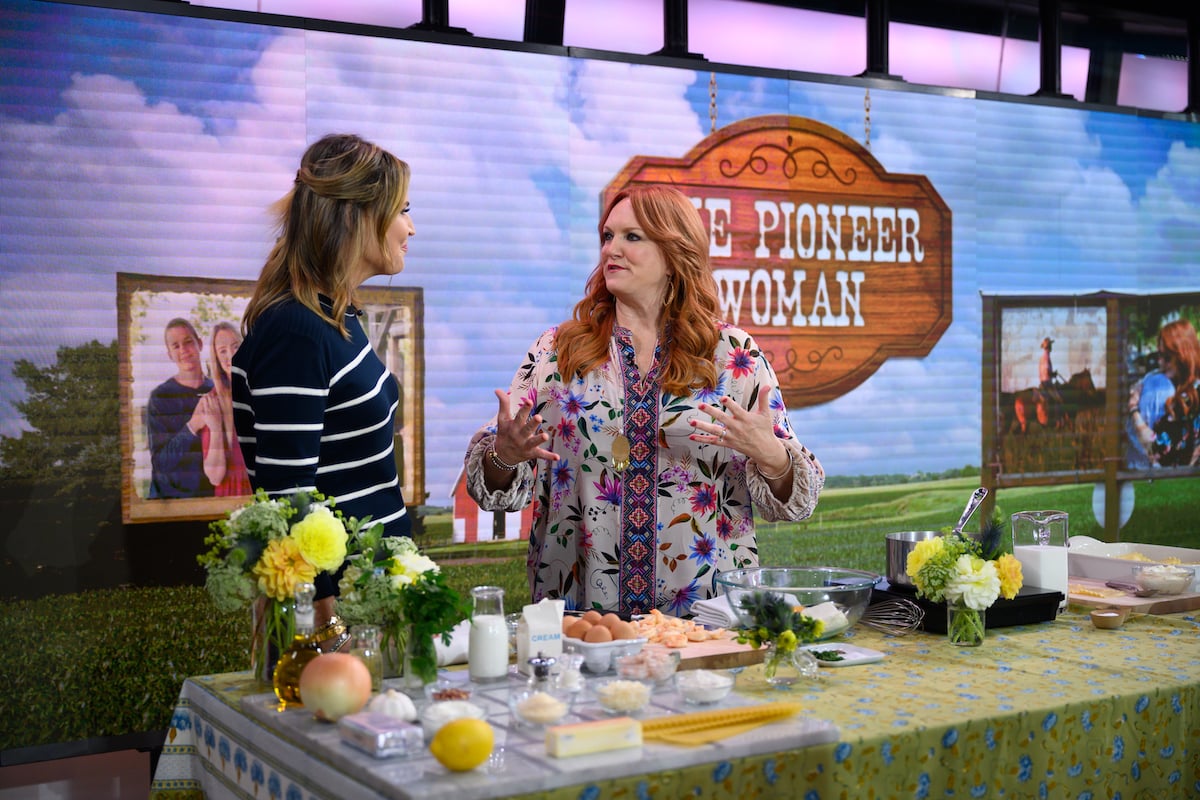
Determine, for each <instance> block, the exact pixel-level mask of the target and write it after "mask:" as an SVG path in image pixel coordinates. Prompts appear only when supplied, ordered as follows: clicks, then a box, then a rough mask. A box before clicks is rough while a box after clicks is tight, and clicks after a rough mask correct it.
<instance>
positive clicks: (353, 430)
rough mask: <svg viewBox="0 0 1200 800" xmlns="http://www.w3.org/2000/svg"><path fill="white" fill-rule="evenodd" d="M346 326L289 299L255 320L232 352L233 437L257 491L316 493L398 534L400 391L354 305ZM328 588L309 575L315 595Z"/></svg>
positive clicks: (401, 519)
mask: <svg viewBox="0 0 1200 800" xmlns="http://www.w3.org/2000/svg"><path fill="white" fill-rule="evenodd" d="M322 305H323V306H324V307H325V309H326V310H327V311H328V310H329V308H330V307H329V306H328V305H327V301H326V300H325V299H324V298H322ZM346 328H347V330H349V331H350V339H349V340H346V339H344V338H342V335H341V334H340V333H339V332H338V331H337V329H336V328H334V327H333V326H332V325H330V324H329V323H328V322H326V321H324V320H322V319H321V318H320V317H318V316H317V315H316V314H314V313H313V312H312V311H311V310H309V309H308V308H305V307H304V306H303V305H302V304H300V303H298V302H295V301H292V300H289V301H286V302H283V303H280V304H279V305H276V306H272V307H271V308H270V309H268V310H267V311H265V312H264V313H263V314H262V315H261V316H260V317H259V318H258V319H257V320H255V322H254V326H253V328H251V329H250V331H249V333H248V335H247V336H246V339H245V341H243V342H242V344H241V346H240V347H239V348H238V350H237V353H236V354H235V355H234V357H233V414H234V424H235V426H236V427H237V433H238V441H239V442H241V445H242V453H243V455H244V456H245V460H246V468H247V470H248V471H249V473H250V481H251V484H252V485H253V486H254V487H255V488H256V489H258V488H262V489H265V490H266V491H267V492H268V493H269V494H272V495H284V494H291V493H294V492H297V491H301V490H309V491H314V490H315V491H318V492H321V493H322V494H324V495H325V496H327V497H331V498H332V499H333V500H334V502H335V503H336V506H337V508H338V509H339V510H340V511H341V512H342V513H343V514H345V515H346V516H347V517H351V516H353V517H358V518H359V519H362V518H364V517H367V516H370V517H371V519H372V520H373V521H374V522H381V523H383V524H384V533H385V535H388V536H407V535H409V534H410V533H411V529H412V528H411V520H410V519H409V518H408V515H407V513H406V511H405V506H404V498H403V497H402V496H401V492H400V482H399V478H398V476H397V474H396V460H395V453H394V452H393V450H394V425H393V420H394V418H395V414H396V405H397V403H398V401H399V390H398V389H397V387H396V380H395V378H394V377H393V376H392V375H391V373H389V372H388V371H387V369H386V368H385V367H384V365H383V363H382V362H381V361H380V360H379V357H378V356H377V355H376V354H375V353H374V351H372V349H371V346H370V342H369V341H368V340H367V336H366V334H365V333H364V332H363V329H362V326H361V325H360V324H359V321H358V318H357V316H356V315H355V313H354V310H353V309H351V310H350V311H348V312H347V314H346ZM332 587H333V584H332V579H330V578H329V577H328V576H324V575H322V576H318V582H317V595H318V597H324V596H328V595H329V594H333V593H335V591H334V589H333V588H332Z"/></svg>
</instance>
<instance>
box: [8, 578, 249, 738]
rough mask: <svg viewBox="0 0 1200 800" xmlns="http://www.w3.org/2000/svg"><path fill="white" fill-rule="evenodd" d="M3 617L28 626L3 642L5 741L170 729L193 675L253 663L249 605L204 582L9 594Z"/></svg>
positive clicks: (17, 627) (12, 625)
mask: <svg viewBox="0 0 1200 800" xmlns="http://www.w3.org/2000/svg"><path fill="white" fill-rule="evenodd" d="M0 619H2V620H3V623H2V624H3V626H4V629H5V630H9V631H25V632H26V633H27V634H28V635H27V636H25V637H24V638H23V639H21V640H20V642H18V643H16V644H13V646H10V647H5V648H3V649H2V650H0V674H3V675H5V676H6V683H5V688H4V696H5V699H4V714H3V715H0V750H7V749H9V748H14V747H30V746H35V745H44V744H52V743H55V742H70V741H77V740H82V739H88V738H92V737H102V736H118V735H122V734H128V733H132V732H140V731H153V730H165V729H166V728H167V726H168V725H169V724H170V721H171V714H172V710H173V708H174V705H175V698H177V697H178V696H179V687H180V685H181V684H182V683H183V680H184V678H186V677H188V676H189V675H205V674H212V673H215V672H229V671H233V670H242V669H248V668H249V665H250V615H249V612H245V613H239V614H222V613H220V612H218V611H217V610H216V608H215V607H214V606H213V605H212V602H211V601H210V600H209V598H208V595H207V593H206V592H205V591H204V589H203V588H201V587H198V586H184V587H173V588H151V589H114V590H106V591H95V592H81V593H79V594H73V595H57V596H49V597H44V598H41V599H39V600H30V601H9V602H8V603H6V604H5V605H4V607H3V610H2V611H0ZM15 641H16V640H14V642H15Z"/></svg>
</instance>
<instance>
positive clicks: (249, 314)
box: [242, 134, 411, 338]
mask: <svg viewBox="0 0 1200 800" xmlns="http://www.w3.org/2000/svg"><path fill="white" fill-rule="evenodd" d="M410 174H411V173H410V170H409V168H408V164H406V163H404V162H403V161H401V160H400V159H398V158H396V157H395V156H394V155H392V154H391V153H389V152H388V151H386V150H384V149H383V148H381V147H379V146H378V145H375V144H372V143H371V142H368V141H366V140H365V139H362V138H361V137H359V136H355V135H353V134H330V135H328V136H325V137H323V138H321V139H320V140H318V141H316V142H314V143H313V144H312V145H310V146H309V148H308V149H307V150H306V151H305V152H304V156H303V157H302V158H301V159H300V169H299V170H297V171H296V180H295V184H294V185H293V186H292V190H291V191H290V192H288V193H287V194H286V195H284V196H283V198H281V199H280V200H279V201H278V202H276V203H275V204H274V205H273V206H272V207H271V210H272V212H273V213H274V215H275V217H276V219H277V222H278V238H277V239H276V240H275V246H274V247H273V248H271V253H270V255H268V256H267V261H266V264H264V265H263V268H262V273H261V274H260V275H259V278H258V284H257V285H256V286H255V287H254V294H253V295H252V296H251V298H250V303H249V304H248V305H247V306H246V312H245V314H244V315H243V316H242V332H243V333H246V332H248V331H249V330H250V328H251V327H252V326H253V325H254V321H255V320H257V319H258V318H259V317H260V316H261V315H262V313H263V312H264V311H266V310H267V309H269V308H270V307H271V306H273V305H275V304H277V303H280V302H282V301H284V300H287V299H295V300H297V301H299V302H300V303H302V304H304V305H305V306H307V307H308V308H309V309H311V310H312V311H313V312H314V313H315V314H317V316H319V317H321V318H322V319H325V320H326V321H327V322H329V324H330V325H333V326H334V327H335V328H337V329H338V331H340V332H341V334H342V335H343V336H345V337H347V338H348V337H349V332H348V331H347V330H346V323H345V315H346V309H348V308H349V307H350V305H351V304H352V303H353V302H354V290H355V289H356V288H357V287H356V286H355V285H354V282H355V275H356V269H355V268H356V267H357V266H358V265H359V264H360V263H361V262H362V260H363V258H364V257H365V256H366V255H367V254H369V253H374V252H379V253H382V254H383V258H385V259H388V258H391V254H390V253H389V251H388V247H387V231H388V228H389V227H390V226H391V224H392V222H393V220H395V218H396V215H397V214H399V213H400V212H401V210H403V209H402V204H403V203H404V201H405V198H406V197H407V196H408V181H409V176H410ZM320 294H323V295H325V296H327V297H329V298H330V300H331V301H332V304H333V313H332V314H329V313H327V312H325V311H324V310H322V308H321V302H320V299H319V298H318V295H320Z"/></svg>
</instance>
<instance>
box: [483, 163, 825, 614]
mask: <svg viewBox="0 0 1200 800" xmlns="http://www.w3.org/2000/svg"><path fill="white" fill-rule="evenodd" d="M599 232H600V261H599V263H598V264H597V266H596V267H595V269H594V270H593V272H592V274H591V276H590V277H589V278H588V281H587V286H586V291H585V296H584V297H583V299H582V300H580V301H579V302H578V303H577V304H576V306H575V309H574V313H573V315H572V318H571V319H569V320H567V321H565V322H563V323H562V324H560V325H559V326H557V327H556V328H552V329H550V330H548V331H546V332H544V333H543V334H542V335H541V336H540V337H539V338H538V340H537V341H536V342H535V343H534V344H533V346H532V347H531V348H530V349H529V351H528V355H527V356H526V357H525V359H524V360H523V362H522V363H521V365H520V367H519V368H518V369H517V372H516V376H515V377H514V379H513V381H512V385H511V388H510V389H509V391H507V392H506V391H504V390H497V391H496V397H497V400H498V406H497V415H496V417H495V418H494V419H493V420H492V421H491V422H489V423H488V424H486V425H484V426H483V427H482V428H480V429H479V430H478V431H477V432H476V433H475V435H474V436H473V437H472V439H471V443H470V446H469V447H468V449H467V453H466V458H465V463H466V476H467V488H468V491H469V492H470V494H471V496H472V497H473V498H475V500H476V501H477V502H478V503H479V504H480V506H481V507H482V508H484V509H485V510H502V511H517V510H520V509H521V508H524V507H525V506H526V505H528V504H529V503H530V502H532V503H533V504H534V512H533V530H532V531H531V532H530V536H529V555H528V569H529V580H530V592H531V598H532V599H533V600H534V601H537V600H540V599H542V598H544V597H552V598H563V599H564V600H565V601H566V604H567V607H568V608H572V609H591V608H595V609H603V610H606V611H617V612H621V613H626V614H631V613H645V612H649V611H650V610H651V609H654V608H659V609H662V610H664V611H668V612H670V613H674V614H676V615H686V614H688V613H689V612H690V608H691V605H692V603H693V602H695V601H697V600H701V599H707V598H709V597H712V596H714V595H715V594H716V593H717V590H716V586H715V583H714V578H715V577H716V575H717V574H718V573H719V572H721V571H722V570H725V569H731V568H735V567H746V566H755V565H756V564H757V563H758V551H757V546H756V543H755V535H754V515H755V513H758V514H759V515H761V516H762V517H764V518H765V519H768V520H801V519H804V518H806V517H808V516H809V515H810V514H811V513H812V511H813V509H814V507H815V506H816V502H817V497H818V495H819V493H820V491H821V488H822V486H823V485H824V480H825V476H824V472H823V471H822V469H821V466H820V464H819V463H818V461H817V459H816V457H815V456H813V454H812V453H810V452H809V451H808V450H807V449H806V448H805V447H804V446H802V445H801V444H800V443H799V442H798V441H797V440H796V437H795V435H794V433H793V432H792V428H791V425H790V423H789V422H788V417H787V409H786V408H785V407H784V403H783V396H782V394H781V393H780V390H779V381H778V379H777V378H776V376H775V372H774V370H772V368H771V365H770V364H769V363H768V362H767V359H766V357H765V356H764V355H763V353H762V352H761V351H760V350H759V348H758V346H757V345H756V344H755V342H754V339H753V338H752V337H751V336H750V335H749V334H748V333H746V332H745V331H743V330H740V329H739V328H736V327H734V326H732V325H728V324H726V323H724V322H721V321H720V319H719V318H718V306H717V290H716V284H715V282H714V280H713V277H712V272H711V268H710V266H709V260H708V236H707V232H706V231H705V229H704V225H703V223H702V221H701V219H700V216H699V213H698V212H697V211H696V209H695V207H694V206H693V205H692V203H691V201H690V200H689V199H688V198H687V197H686V196H684V195H683V194H682V193H680V192H679V191H678V190H676V189H673V188H670V187H665V186H654V185H638V186H632V187H629V188H627V189H624V190H622V191H621V192H619V193H617V194H616V195H615V196H614V197H613V199H612V201H611V202H610V203H609V204H608V207H607V208H606V210H605V212H604V214H603V216H602V217H601V221H600V226H599ZM510 398H511V399H510ZM514 402H515V404H516V411H515V414H514V411H513V409H512V405H513V403H514Z"/></svg>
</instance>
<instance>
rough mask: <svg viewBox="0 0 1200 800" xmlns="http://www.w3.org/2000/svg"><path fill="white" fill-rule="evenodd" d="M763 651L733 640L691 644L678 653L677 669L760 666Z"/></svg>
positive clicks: (714, 640)
mask: <svg viewBox="0 0 1200 800" xmlns="http://www.w3.org/2000/svg"><path fill="white" fill-rule="evenodd" d="M765 652H766V651H765V649H763V650H756V649H754V648H753V647H752V646H750V645H748V644H738V643H737V641H736V640H734V639H713V640H710V641H707V642H692V643H691V644H689V645H688V646H687V647H684V648H683V649H681V650H680V651H679V669H732V668H733V667H748V666H751V665H753V664H761V663H762V660H763V655H764V654H765Z"/></svg>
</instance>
